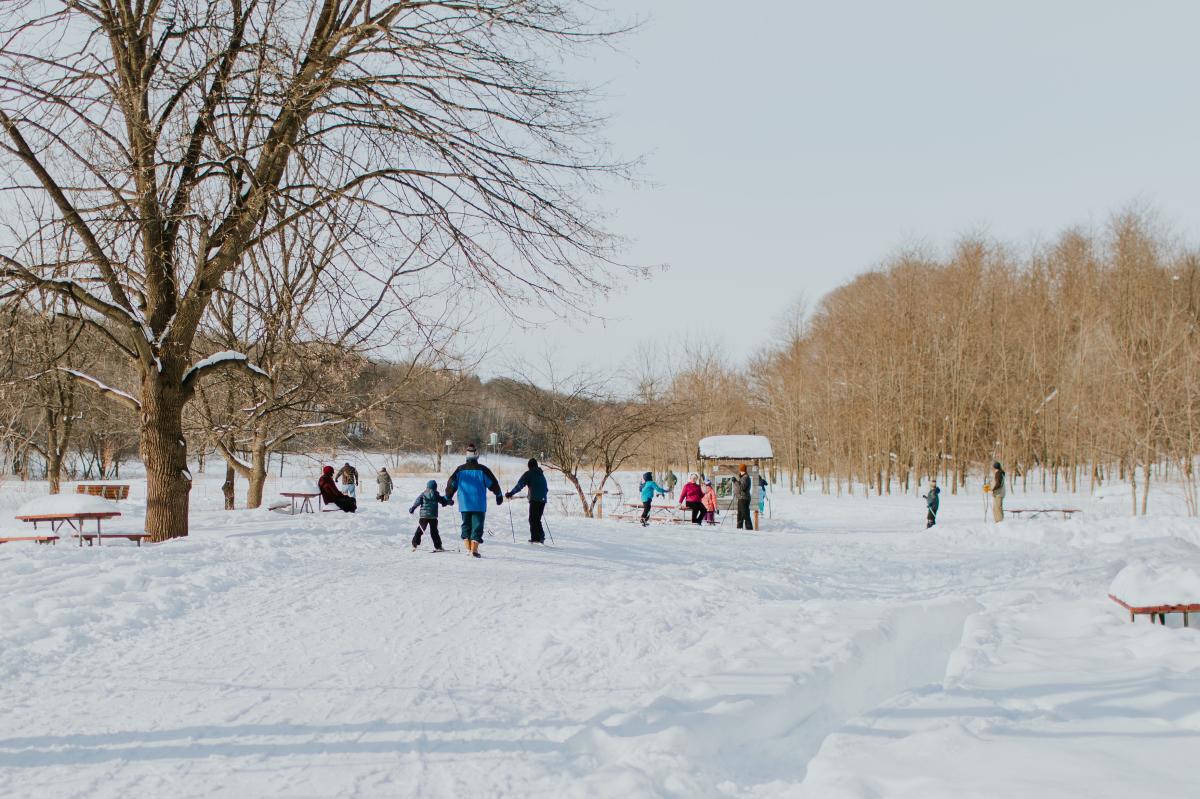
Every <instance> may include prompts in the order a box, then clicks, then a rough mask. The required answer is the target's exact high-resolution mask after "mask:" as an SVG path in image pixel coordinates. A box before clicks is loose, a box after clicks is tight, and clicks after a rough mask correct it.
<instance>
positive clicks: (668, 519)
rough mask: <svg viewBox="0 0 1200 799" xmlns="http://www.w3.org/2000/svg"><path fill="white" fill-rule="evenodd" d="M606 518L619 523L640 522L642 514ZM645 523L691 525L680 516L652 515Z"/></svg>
mask: <svg viewBox="0 0 1200 799" xmlns="http://www.w3.org/2000/svg"><path fill="white" fill-rule="evenodd" d="M608 518H610V519H617V520H619V521H634V522H640V521H641V520H642V514H640V513H610V514H609V515H608ZM646 521H647V522H653V523H655V524H658V523H659V522H662V523H664V524H684V523H685V522H686V523H688V524H691V521H692V520H691V519H685V518H683V517H682V516H655V515H654V514H651V515H650V518H649V519H647V520H646Z"/></svg>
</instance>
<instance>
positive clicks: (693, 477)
mask: <svg viewBox="0 0 1200 799" xmlns="http://www.w3.org/2000/svg"><path fill="white" fill-rule="evenodd" d="M679 506H680V507H681V508H687V509H688V510H690V511H691V512H692V524H700V522H702V521H704V513H705V510H704V491H703V490H702V489H701V488H700V475H698V474H696V473H695V472H693V473H692V474H689V475H688V481H687V482H686V483H684V484H683V490H682V491H680V492H679Z"/></svg>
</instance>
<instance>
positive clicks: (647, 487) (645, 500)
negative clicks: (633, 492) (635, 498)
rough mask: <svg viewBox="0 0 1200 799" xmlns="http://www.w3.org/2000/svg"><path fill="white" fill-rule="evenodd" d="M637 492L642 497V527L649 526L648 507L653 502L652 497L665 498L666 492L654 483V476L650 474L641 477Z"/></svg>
mask: <svg viewBox="0 0 1200 799" xmlns="http://www.w3.org/2000/svg"><path fill="white" fill-rule="evenodd" d="M638 490H639V491H640V492H641V496H642V527H646V526H647V525H649V524H650V505H651V503H652V502H654V495H655V494H658V495H659V496H660V497H665V496H666V495H667V492H666V491H664V490H663V489H662V488H661V487H660V486H659V485H658V483H656V482H654V475H652V474H650V472H646V473H645V474H643V475H642V484H641V485H640V486H638Z"/></svg>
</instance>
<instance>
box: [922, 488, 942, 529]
mask: <svg viewBox="0 0 1200 799" xmlns="http://www.w3.org/2000/svg"><path fill="white" fill-rule="evenodd" d="M940 493H942V490H941V489H940V488H938V484H937V480H930V481H929V493H927V494H922V495H921V496H922V497H923V498H924V499H925V509H926V512H925V529H926V530H928V529H929V528H930V527H933V526H934V525H935V524H937V512H938V494H940Z"/></svg>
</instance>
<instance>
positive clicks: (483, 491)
mask: <svg viewBox="0 0 1200 799" xmlns="http://www.w3.org/2000/svg"><path fill="white" fill-rule="evenodd" d="M459 491H461V492H462V497H461V498H460V500H459V503H458V511H459V513H460V514H461V515H462V540H463V541H465V542H466V547H467V552H469V553H470V554H471V555H473V556H474V557H477V558H478V557H480V554H479V545H480V544H481V543H483V523H484V519H485V518H486V515H487V492H489V491H491V492H492V493H493V494H495V495H496V505H497V506H499V505H502V504H504V495H503V494H501V493H500V483H499V482H498V481H497V480H496V475H494V474H492V470H491V469H489V468H488V467H486V466H484V465H483V464H481V463H480V462H479V450H478V449H477V448H476V447H475V445H474V444H468V445H467V460H466V462H465V463H462V464H460V465H459V467H458V468H457V469H455V470H454V474H452V475H450V480H449V481H447V483H446V498H447V499H454V495H455V494H456V493H457V492H459Z"/></svg>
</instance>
